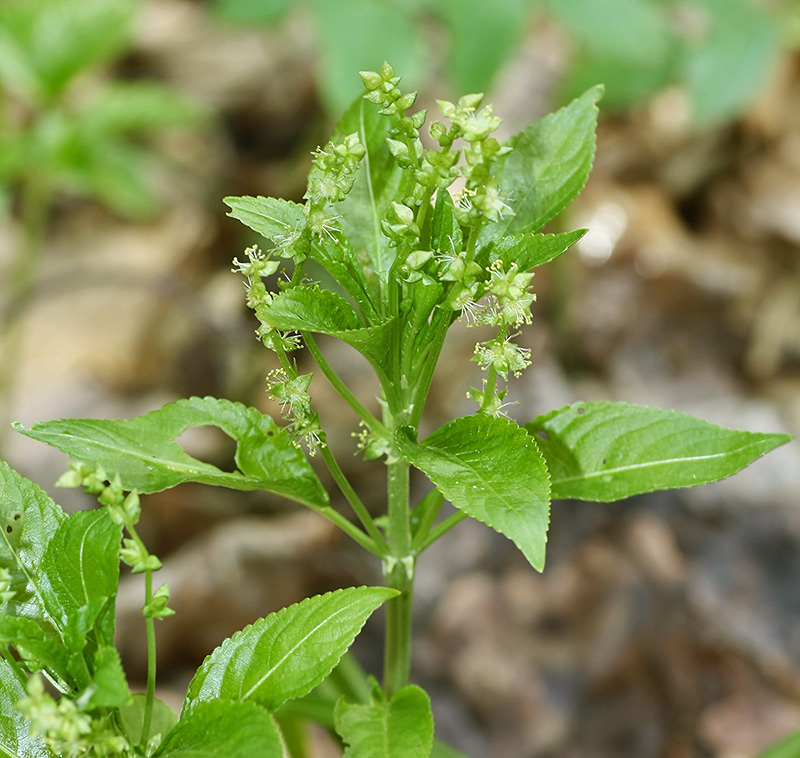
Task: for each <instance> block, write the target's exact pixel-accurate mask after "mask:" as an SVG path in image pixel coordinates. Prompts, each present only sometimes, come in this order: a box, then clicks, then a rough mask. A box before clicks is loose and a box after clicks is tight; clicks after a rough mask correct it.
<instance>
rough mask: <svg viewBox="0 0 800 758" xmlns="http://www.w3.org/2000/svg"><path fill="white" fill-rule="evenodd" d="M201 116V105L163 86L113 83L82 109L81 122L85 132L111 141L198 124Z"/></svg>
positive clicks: (123, 82)
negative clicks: (127, 136) (113, 138)
mask: <svg viewBox="0 0 800 758" xmlns="http://www.w3.org/2000/svg"><path fill="white" fill-rule="evenodd" d="M202 115H203V114H202V111H201V109H200V106H199V105H197V104H196V103H192V102H189V101H188V100H187V99H186V98H185V97H182V96H180V95H179V94H178V93H177V92H175V91H173V90H171V89H169V88H168V87H165V86H163V85H161V84H157V83H155V82H148V81H142V80H140V81H127V82H126V81H112V82H109V83H108V84H106V85H105V86H104V87H103V88H102V89H100V90H99V91H98V92H97V93H95V94H94V96H93V98H92V99H91V101H89V102H88V103H87V104H86V105H85V106H84V107H83V109H82V110H81V112H80V120H81V128H82V130H85V131H86V132H87V133H89V134H94V135H99V136H102V137H104V138H108V137H109V136H114V137H119V136H120V135H124V134H142V133H147V132H153V131H161V130H163V129H166V128H169V127H175V126H187V125H191V124H196V123H197V122H199V121H200V119H201V117H202Z"/></svg>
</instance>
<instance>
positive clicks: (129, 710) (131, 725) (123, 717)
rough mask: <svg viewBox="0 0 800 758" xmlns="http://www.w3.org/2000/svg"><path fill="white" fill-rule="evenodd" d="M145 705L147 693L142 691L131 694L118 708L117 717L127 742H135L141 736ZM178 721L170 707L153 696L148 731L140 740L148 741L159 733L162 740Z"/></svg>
mask: <svg viewBox="0 0 800 758" xmlns="http://www.w3.org/2000/svg"><path fill="white" fill-rule="evenodd" d="M146 707H147V695H145V694H144V693H141V694H136V695H132V696H131V697H130V698H129V699H128V702H127V703H125V704H124V705H123V706H122V707H121V708H120V709H119V717H120V721H121V723H122V729H123V731H124V732H125V734H126V735H127V737H128V742H130V743H132V744H136V743H138V742H139V740H140V738H141V737H142V727H143V726H144V712H145V708H146ZM177 723H178V717H177V716H176V715H175V713H174V711H173V710H172V708H170V707H169V706H168V705H167V704H166V703H165V702H163V701H162V700H159V699H158V698H155V699H154V700H153V712H152V714H151V717H150V731H149V733H148V734H146V735H145V736H144V739H143V740H142V741H143V742H144V743H147V742H149V741H150V740H151V739H152V738H153V737H157V736H158V735H159V734H160V735H161V738H162V740H163V738H164V737H166V736H167V734H168V733H169V731H170V730H171V729H172V728H173V727H174V726H175V724H177Z"/></svg>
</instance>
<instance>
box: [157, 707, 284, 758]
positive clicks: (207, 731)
mask: <svg viewBox="0 0 800 758" xmlns="http://www.w3.org/2000/svg"><path fill="white" fill-rule="evenodd" d="M221 748H224V755H225V758H253V757H254V756H258V758H283V745H282V744H281V738H280V735H279V734H278V728H277V726H275V722H274V721H273V719H272V716H270V714H269V713H267V712H266V711H265V710H263V709H262V708H259V706H257V705H255V704H253V703H241V702H238V703H234V702H230V701H226V700H216V701H214V702H211V703H199V704H198V705H197V707H196V708H193V709H192V710H191V711H190V712H189V713H188V714H187V713H184V715H183V716H182V717H181V719H180V720H179V721H178V723H177V724H176V725H175V727H174V728H173V729H172V731H171V732H170V733H169V734H168V735H167V736H166V738H165V739H164V741H163V742H162V743H161V745H160V746H159V748H158V750H156V752H155V753H154V754H153V758H211V756H217V755H220V749H221Z"/></svg>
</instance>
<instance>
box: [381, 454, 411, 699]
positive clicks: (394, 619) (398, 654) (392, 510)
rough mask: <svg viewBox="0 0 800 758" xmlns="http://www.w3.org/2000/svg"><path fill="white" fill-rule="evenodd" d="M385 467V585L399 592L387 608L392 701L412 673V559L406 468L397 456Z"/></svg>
mask: <svg viewBox="0 0 800 758" xmlns="http://www.w3.org/2000/svg"><path fill="white" fill-rule="evenodd" d="M387 467H388V472H387V474H388V475H387V485H388V486H387V490H388V500H389V503H388V508H389V527H388V536H389V552H390V557H389V558H387V559H386V560H385V562H384V565H385V569H386V585H387V586H388V587H393V588H394V589H396V590H399V591H400V595H399V596H398V597H396V598H393V599H392V600H390V601H389V602H388V603H387V604H386V643H385V648H384V666H383V687H384V690H385V691H386V694H387V695H388V696H390V697H391V695H393V694H394V693H395V692H397V691H398V690H400V689H402V688H403V687H405V686H406V685H407V684H408V677H409V671H410V669H411V602H412V598H413V591H414V557H413V555H412V553H411V524H410V519H409V465H408V463H407V462H406V461H405V460H403V459H401V458H399V456H397V457H395V456H392V457H391V459H390V461H389V462H388V463H387Z"/></svg>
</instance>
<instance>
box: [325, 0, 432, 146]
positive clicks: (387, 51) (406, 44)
mask: <svg viewBox="0 0 800 758" xmlns="http://www.w3.org/2000/svg"><path fill="white" fill-rule="evenodd" d="M311 5H312V8H313V10H314V14H315V16H316V19H315V20H316V36H317V40H318V44H319V48H318V56H319V63H318V72H319V73H318V77H319V80H320V82H321V84H322V87H321V94H322V96H323V98H324V100H325V102H326V104H327V105H328V107H329V109H330V110H331V112H333V113H341V112H342V111H343V110H344V109H345V108H347V106H348V105H350V103H351V102H352V101H353V98H354V97H356V96H357V95H358V94H359V92H361V91H362V85H361V80H360V79H359V77H358V74H357V72H358V71H364V70H369V71H377V70H378V68H379V67H380V65H381V64H382V63H383V61H384V60H388V61H389V62H390V63H391V64H392V65H393V66H394V67H395V69H396V70H397V71H398V72H402V74H403V77H404V82H403V86H404V87H406V85H408V88H409V89H413V88H414V87H415V86H417V84H418V83H419V81H420V80H421V78H422V76H423V75H424V73H425V69H426V65H427V59H428V56H427V55H426V48H425V46H424V45H423V40H422V38H421V34H420V31H419V24H418V23H415V21H416V19H415V17H414V14H413V12H411V9H410V8H409V2H408V0H404V2H396V1H395V2H375V1H374V0H336V2H330V0H312V3H311ZM415 83H416V84H415ZM404 91H406V89H404ZM350 131H353V130H350Z"/></svg>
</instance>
